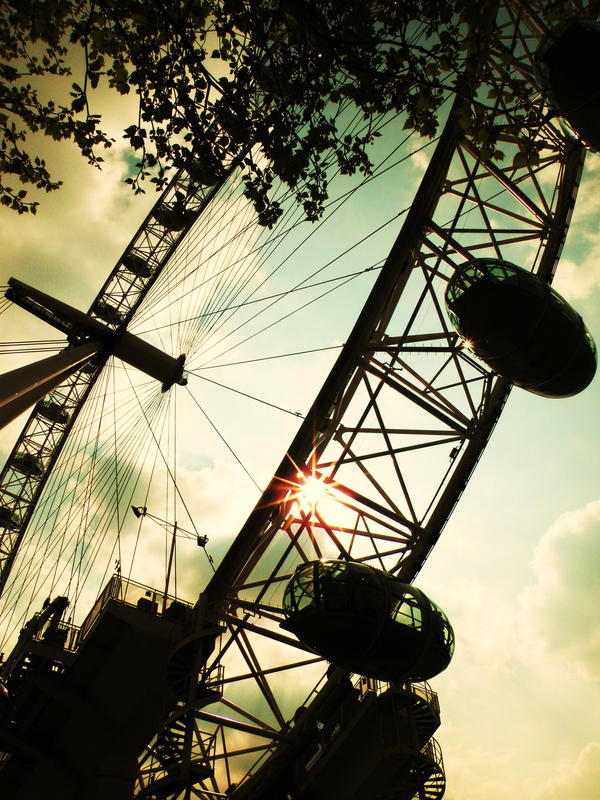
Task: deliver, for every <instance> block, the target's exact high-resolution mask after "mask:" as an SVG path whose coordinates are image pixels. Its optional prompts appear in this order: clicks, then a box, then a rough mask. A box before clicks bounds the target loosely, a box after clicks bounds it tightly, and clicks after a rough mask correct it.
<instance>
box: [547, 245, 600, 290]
mask: <svg viewBox="0 0 600 800" xmlns="http://www.w3.org/2000/svg"><path fill="white" fill-rule="evenodd" d="M590 238H591V237H590ZM595 238H597V241H592V249H591V251H590V252H589V254H588V255H587V256H586V258H585V259H584V260H583V261H582V262H581V264H576V263H575V262H574V261H571V259H569V258H561V260H560V265H559V268H558V271H557V273H556V280H555V281H554V283H553V286H554V288H555V289H556V291H557V292H558V293H559V294H562V295H563V297H565V298H566V299H567V300H569V301H575V300H584V299H586V298H588V297H590V295H591V294H592V292H594V290H596V289H598V287H599V286H600V270H599V269H598V264H599V263H600V236H599V237H595Z"/></svg>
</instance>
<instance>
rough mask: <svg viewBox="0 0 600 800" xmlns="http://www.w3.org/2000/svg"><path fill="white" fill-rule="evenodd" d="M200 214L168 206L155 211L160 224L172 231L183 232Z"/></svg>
mask: <svg viewBox="0 0 600 800" xmlns="http://www.w3.org/2000/svg"><path fill="white" fill-rule="evenodd" d="M198 213H199V212H198V211H196V210H194V209H191V208H180V207H177V206H169V205H166V204H163V205H160V206H158V208H156V209H155V210H154V216H155V217H156V219H157V220H158V222H160V224H161V225H163V226H164V227H165V228H167V229H168V230H170V231H181V230H183V229H184V228H186V227H187V226H188V225H191V224H192V222H194V220H195V219H196V217H197V216H198Z"/></svg>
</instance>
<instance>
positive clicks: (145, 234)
mask: <svg viewBox="0 0 600 800" xmlns="http://www.w3.org/2000/svg"><path fill="white" fill-rule="evenodd" d="M233 168H234V167H233V165H232V167H231V169H233ZM231 169H230V171H231ZM228 174H229V173H228ZM226 178H227V175H225V176H223V178H222V180H221V181H220V182H219V184H217V185H216V186H212V187H207V186H203V185H201V184H198V183H196V182H195V181H194V180H193V179H192V177H190V174H189V173H188V172H185V171H184V170H180V171H179V172H178V174H177V175H176V176H175V178H174V179H173V181H172V182H171V183H170V185H169V186H168V188H167V189H166V190H165V191H164V192H163V194H162V195H161V197H160V199H159V200H158V202H157V204H156V206H155V207H154V208H153V210H152V211H151V212H150V214H148V216H147V217H146V219H145V220H144V222H143V223H142V225H141V226H140V228H139V230H138V232H137V233H136V235H135V236H134V237H133V239H132V240H131V242H130V244H129V246H128V247H127V249H126V250H125V252H124V253H123V255H122V256H121V258H120V259H119V262H118V263H117V265H116V266H115V268H114V269H113V271H112V272H111V274H110V275H109V276H108V278H107V279H106V281H105V283H104V285H103V287H102V288H101V290H100V291H99V293H98V295H97V296H96V298H95V300H94V302H93V303H92V305H91V307H90V309H89V312H88V314H89V316H90V317H92V318H96V319H98V320H101V321H102V322H103V323H105V324H106V325H107V326H108V327H109V328H112V329H114V330H115V331H124V330H125V329H126V327H127V325H128V323H129V322H130V321H131V319H132V318H133V316H134V315H135V313H136V311H137V310H138V309H139V307H140V305H141V304H142V302H143V300H144V298H145V297H146V296H147V294H148V292H149V291H150V290H151V288H152V286H153V285H154V284H155V283H156V281H157V279H158V278H159V276H160V274H161V272H162V270H163V269H164V267H165V266H166V265H167V263H168V262H169V259H170V258H171V256H172V255H173V253H174V252H175V250H176V249H177V246H178V244H179V243H180V242H181V241H182V240H183V239H184V238H185V235H186V233H187V232H188V231H189V229H190V228H191V227H192V225H193V223H194V221H195V220H196V219H197V218H198V217H199V215H200V214H201V213H202V210H203V209H204V208H205V207H206V206H207V205H208V204H209V203H210V202H211V200H212V199H213V197H214V196H215V194H216V193H217V191H218V189H219V187H220V186H221V185H222V184H223V182H224V181H225V180H226ZM109 355H110V350H108V349H106V348H105V350H104V351H101V352H100V353H98V355H97V356H96V357H95V359H94V360H93V362H92V363H90V364H86V365H84V366H83V367H82V368H81V369H79V370H77V372H75V373H74V374H73V375H70V376H69V377H68V378H67V379H66V380H65V381H63V383H61V384H60V385H59V386H58V387H57V388H56V389H54V390H53V391H52V392H50V393H49V394H48V395H47V396H46V398H45V399H44V400H42V401H40V403H38V404H37V405H36V407H35V408H34V410H33V411H32V413H31V416H30V417H29V419H28V421H27V423H26V424H25V427H24V429H23V432H22V433H21V436H20V437H19V439H18V440H17V442H16V444H15V446H14V447H13V450H12V452H11V454H10V455H9V457H8V459H7V461H6V464H5V465H4V467H3V469H2V471H1V472H0V594H1V593H2V591H3V589H4V587H5V585H6V581H7V580H8V577H9V574H10V571H11V569H12V565H13V563H14V560H15V558H16V556H17V553H18V550H19V546H20V544H21V541H22V539H23V536H24V535H25V531H26V530H27V525H28V524H29V521H30V519H31V515H32V513H33V511H34V509H35V506H36V503H37V501H38V499H39V497H40V496H41V493H42V490H43V488H44V486H45V484H46V481H47V479H48V476H49V475H50V473H51V471H52V467H53V466H54V464H55V463H56V460H57V458H58V456H59V455H60V452H61V450H62V448H63V445H64V442H65V441H66V438H67V436H68V435H69V433H70V431H71V430H72V428H73V425H74V424H75V421H76V420H77V417H78V415H79V412H80V410H81V409H82V408H83V406H84V404H85V401H86V399H87V398H88V396H89V394H90V392H91V391H92V389H93V387H94V385H95V383H96V380H97V378H98V376H99V375H100V372H101V370H102V367H103V366H104V364H105V363H106V360H107V358H108V357H109ZM24 454H26V455H27V457H28V458H29V459H31V460H32V462H33V461H35V463H36V464H38V465H39V468H38V469H36V470H34V471H31V470H29V471H28V470H24V469H23V468H22V466H21V465H20V457H21V456H22V455H24ZM21 464H22V459H21Z"/></svg>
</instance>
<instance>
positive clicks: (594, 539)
mask: <svg viewBox="0 0 600 800" xmlns="http://www.w3.org/2000/svg"><path fill="white" fill-rule="evenodd" d="M599 534H600V500H595V501H593V502H591V503H589V504H588V505H587V506H585V507H584V508H582V509H579V510H577V511H568V512H566V513H565V514H562V515H561V516H560V517H559V518H558V519H557V520H556V522H555V523H554V524H553V525H552V526H551V527H550V528H549V529H548V531H547V532H546V533H545V534H544V536H543V537H542V538H541V539H540V541H539V543H538V545H537V547H536V549H535V551H534V556H533V570H534V574H535V583H534V585H533V586H530V587H528V588H526V589H525V591H524V592H523V594H522V596H521V611H520V621H521V626H522V631H523V633H524V635H525V636H527V637H528V638H529V639H530V641H531V642H532V643H533V644H534V646H535V645H537V646H538V648H540V649H541V650H542V651H545V652H549V653H552V654H555V655H557V656H559V657H561V658H562V659H563V660H564V661H565V662H566V663H567V664H568V665H569V666H570V667H571V668H573V669H575V670H576V672H577V673H578V674H579V675H581V676H582V677H585V678H588V679H589V680H600V620H599V619H598V596H599V595H600V573H599V572H598V562H599V559H600V535H599Z"/></svg>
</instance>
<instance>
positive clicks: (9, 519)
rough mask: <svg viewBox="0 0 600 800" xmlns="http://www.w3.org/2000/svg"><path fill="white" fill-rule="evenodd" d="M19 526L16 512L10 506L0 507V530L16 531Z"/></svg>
mask: <svg viewBox="0 0 600 800" xmlns="http://www.w3.org/2000/svg"><path fill="white" fill-rule="evenodd" d="M20 524H21V523H20V520H19V518H18V516H17V514H16V512H15V511H14V510H13V509H12V508H11V507H10V506H6V505H0V528H6V529H7V530H10V531H16V530H17V529H18V527H19V525H20Z"/></svg>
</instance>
